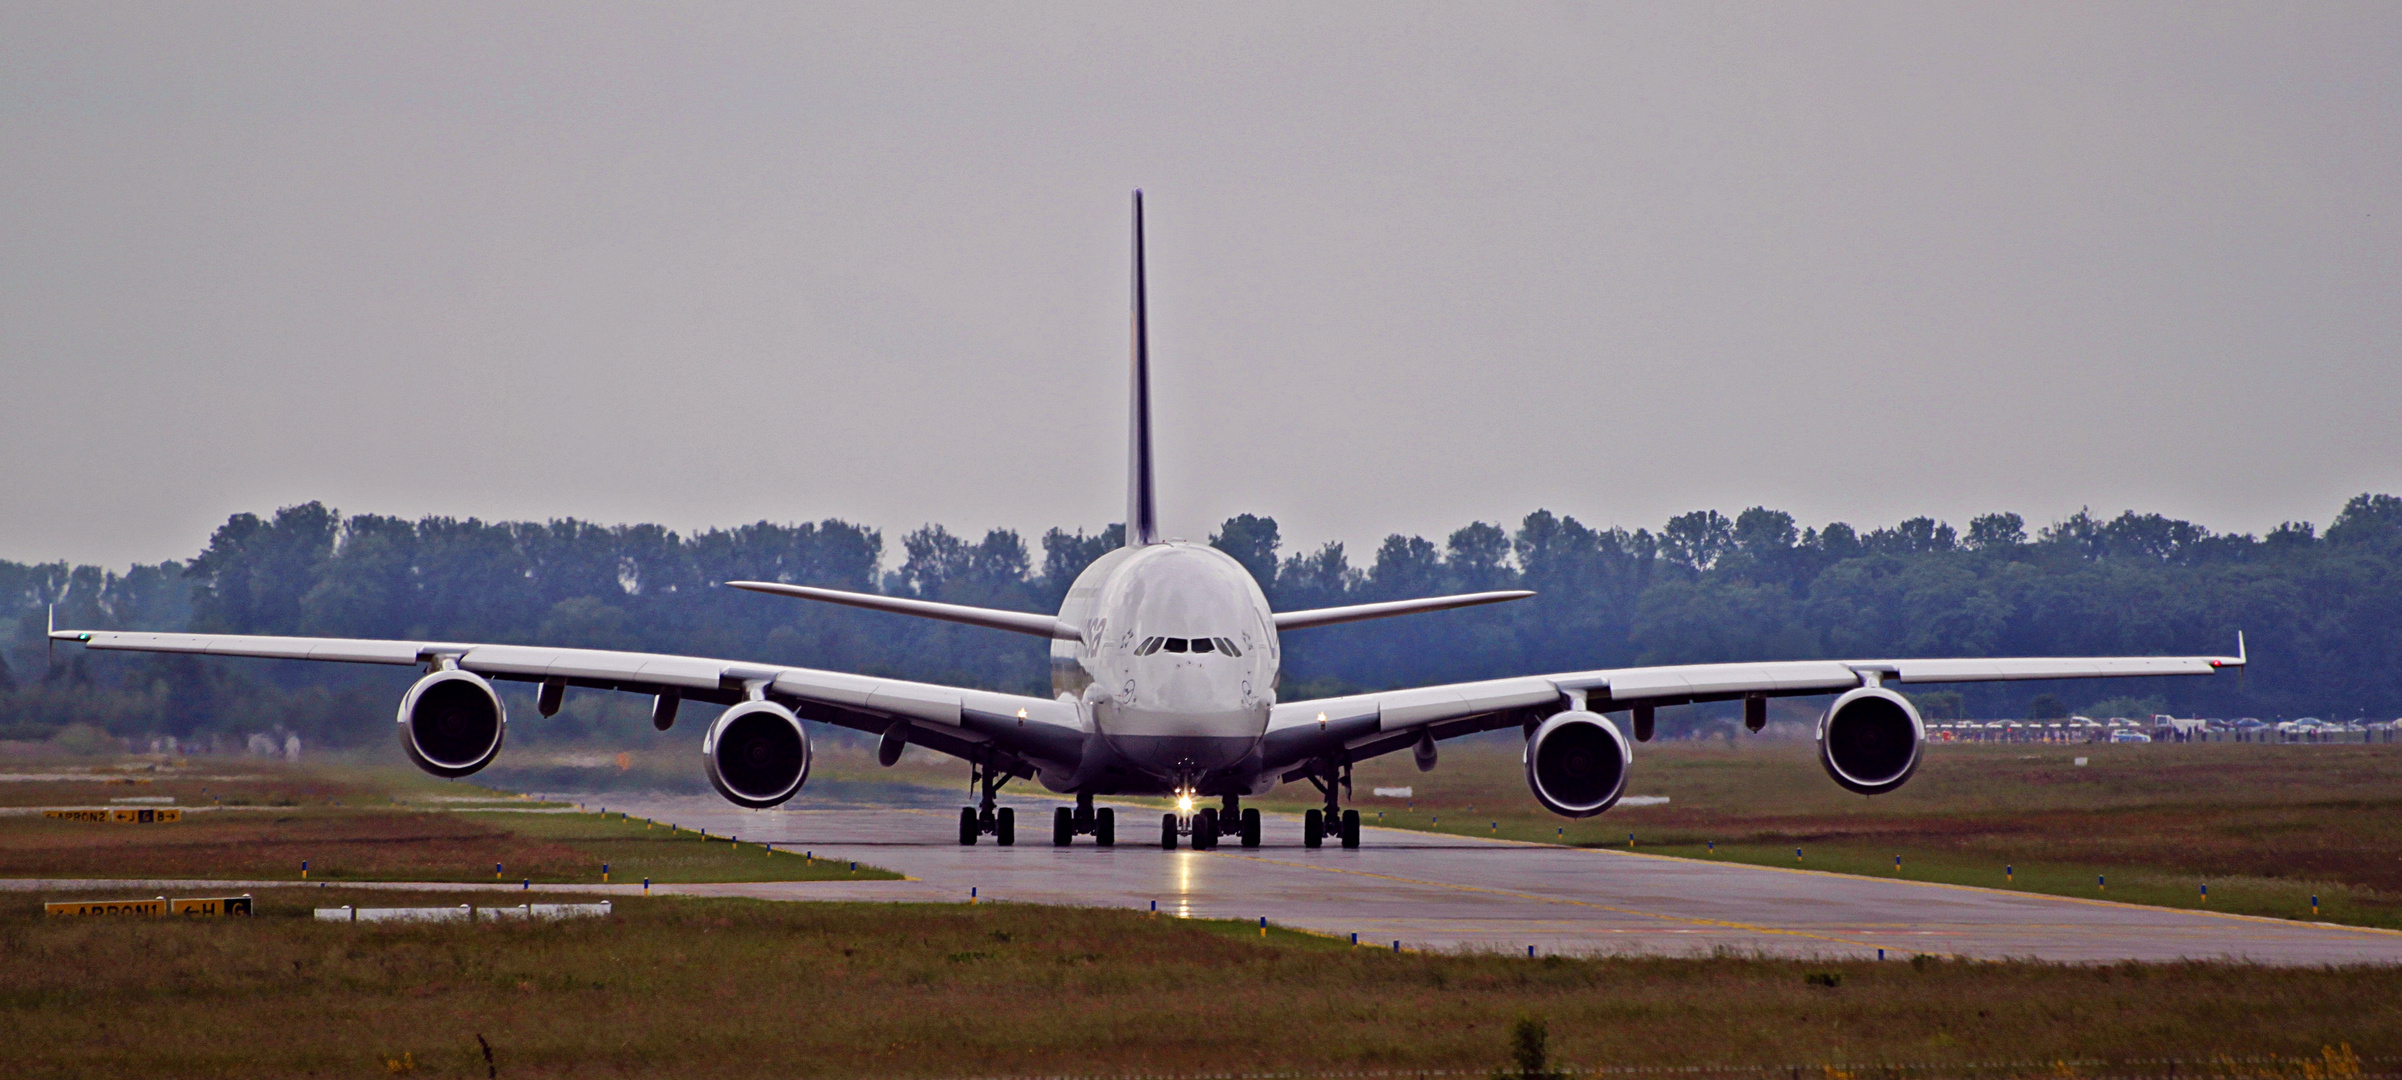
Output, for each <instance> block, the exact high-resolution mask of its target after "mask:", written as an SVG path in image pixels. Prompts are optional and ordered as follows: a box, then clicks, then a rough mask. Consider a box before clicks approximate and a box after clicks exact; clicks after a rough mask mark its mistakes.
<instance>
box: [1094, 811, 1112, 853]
mask: <svg viewBox="0 0 2402 1080" xmlns="http://www.w3.org/2000/svg"><path fill="white" fill-rule="evenodd" d="M1117 843H1118V812H1117V811H1115V810H1112V809H1110V808H1108V807H1106V806H1104V807H1102V808H1101V809H1099V810H1097V811H1095V812H1094V813H1093V844H1094V845H1095V846H1097V847H1116V846H1117Z"/></svg>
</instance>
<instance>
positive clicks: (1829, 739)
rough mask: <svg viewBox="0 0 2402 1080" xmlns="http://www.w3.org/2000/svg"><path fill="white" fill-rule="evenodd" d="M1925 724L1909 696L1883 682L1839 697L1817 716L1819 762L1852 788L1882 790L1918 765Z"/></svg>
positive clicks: (1905, 777) (1898, 782)
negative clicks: (1823, 714) (1896, 691)
mask: <svg viewBox="0 0 2402 1080" xmlns="http://www.w3.org/2000/svg"><path fill="white" fill-rule="evenodd" d="M1926 741H1927V729H1926V724H1925V723H1923V722H1922V721H1920V720H1919V718H1918V710H1917V709H1914V708H1911V707H1910V702H1909V699H1907V698H1904V697H1903V696H1901V695H1900V694H1896V693H1894V692H1893V691H1891V690H1887V689H1885V688H1884V687H1881V686H1863V687H1861V688H1859V689H1857V690H1854V691H1851V692H1850V693H1847V694H1845V695H1843V696H1842V697H1839V698H1836V699H1835V703H1834V704H1833V705H1829V706H1827V711H1826V715H1825V716H1823V717H1820V718H1819V721H1818V763H1819V764H1821V765H1824V766H1826V770H1827V775H1828V776H1831V777H1834V778H1835V782H1836V783H1838V784H1841V785H1843V786H1844V788H1845V789H1847V790H1850V791H1857V792H1859V793H1860V794H1862V795H1882V794H1884V793H1886V792H1888V791H1892V790H1893V789H1895V788H1898V787H1900V786H1902V783H1903V782H1904V781H1906V780H1908V779H1910V774H1911V773H1914V772H1917V771H1918V756H1919V749H1920V748H1921V747H1923V746H1925V745H1926Z"/></svg>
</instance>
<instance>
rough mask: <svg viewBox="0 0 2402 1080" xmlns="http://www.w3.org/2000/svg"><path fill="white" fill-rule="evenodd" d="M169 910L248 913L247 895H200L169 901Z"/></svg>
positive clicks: (175, 911) (222, 913) (181, 913)
mask: <svg viewBox="0 0 2402 1080" xmlns="http://www.w3.org/2000/svg"><path fill="white" fill-rule="evenodd" d="M168 904H169V911H170V913H172V914H176V915H248V914H250V898H249V897H247V896H198V897H193V898H190V899H186V900H171V901H168Z"/></svg>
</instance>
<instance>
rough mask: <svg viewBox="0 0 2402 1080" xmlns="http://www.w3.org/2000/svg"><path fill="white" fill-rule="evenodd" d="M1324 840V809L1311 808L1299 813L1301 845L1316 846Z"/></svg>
mask: <svg viewBox="0 0 2402 1080" xmlns="http://www.w3.org/2000/svg"><path fill="white" fill-rule="evenodd" d="M1325 842H1326V811H1324V810H1312V811H1310V812H1308V813H1306V814H1303V815H1301V846H1302V847H1317V846H1319V845H1321V844H1324V843H1325Z"/></svg>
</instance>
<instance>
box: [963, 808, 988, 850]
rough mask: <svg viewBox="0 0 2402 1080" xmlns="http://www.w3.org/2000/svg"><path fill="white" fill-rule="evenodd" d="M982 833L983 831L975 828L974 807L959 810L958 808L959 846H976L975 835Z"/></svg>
mask: <svg viewBox="0 0 2402 1080" xmlns="http://www.w3.org/2000/svg"><path fill="white" fill-rule="evenodd" d="M983 831H984V830H982V829H979V828H977V827H976V808H975V807H973V806H962V807H960V808H959V843H960V846H962V847H975V846H976V834H977V833H980V832H983Z"/></svg>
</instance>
